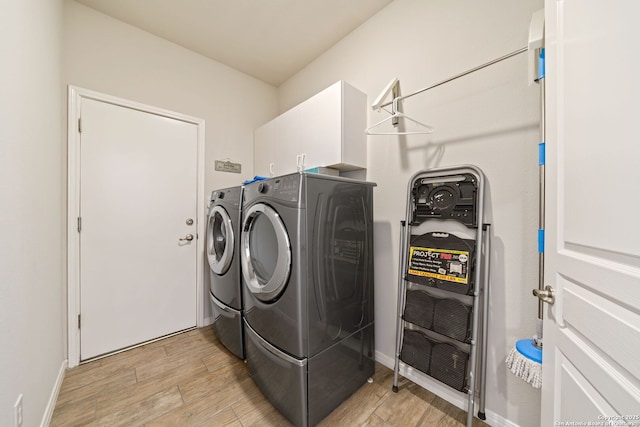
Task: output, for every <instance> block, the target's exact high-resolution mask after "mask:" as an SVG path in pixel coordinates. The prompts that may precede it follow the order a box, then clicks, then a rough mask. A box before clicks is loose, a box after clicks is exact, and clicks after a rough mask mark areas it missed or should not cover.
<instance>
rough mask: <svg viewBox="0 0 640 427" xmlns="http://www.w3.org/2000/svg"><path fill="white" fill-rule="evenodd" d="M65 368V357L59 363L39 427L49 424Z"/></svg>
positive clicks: (45, 426)
mask: <svg viewBox="0 0 640 427" xmlns="http://www.w3.org/2000/svg"><path fill="white" fill-rule="evenodd" d="M66 370H67V361H66V359H65V360H63V361H62V365H60V370H59V371H58V377H57V378H56V382H55V384H54V385H53V390H51V395H50V396H49V401H48V402H47V407H46V408H45V410H44V415H43V416H42V421H40V427H47V426H48V425H49V424H51V418H52V417H53V411H54V409H55V408H56V402H57V401H58V395H59V394H60V387H62V381H64V374H65V372H66Z"/></svg>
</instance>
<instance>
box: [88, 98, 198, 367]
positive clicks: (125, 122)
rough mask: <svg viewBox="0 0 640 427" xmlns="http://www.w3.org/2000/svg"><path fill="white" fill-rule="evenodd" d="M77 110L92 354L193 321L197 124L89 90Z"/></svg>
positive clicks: (181, 327)
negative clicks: (97, 97) (91, 95)
mask: <svg viewBox="0 0 640 427" xmlns="http://www.w3.org/2000/svg"><path fill="white" fill-rule="evenodd" d="M80 110H81V132H80V141H81V142H80V198H79V199H80V217H81V232H80V314H81V327H80V359H81V360H86V359H88V358H92V357H95V356H97V355H101V354H104V353H109V352H112V351H115V350H118V349H121V348H125V347H129V346H132V345H135V344H138V343H141V342H144V341H148V340H151V339H153V338H157V337H160V336H163V335H166V334H170V333H172V332H176V331H179V330H183V329H186V328H189V327H193V326H195V325H196V289H197V287H196V266H197V263H196V254H197V250H196V235H197V229H196V227H197V226H196V220H197V218H196V212H197V152H198V150H197V147H198V127H197V126H196V125H195V124H193V123H188V122H185V121H181V120H177V119H174V118H169V117H165V116H162V115H158V114H151V113H148V112H144V111H140V110H137V109H133V108H127V107H123V106H119V105H114V104H111V103H108V102H102V101H97V100H93V99H88V98H83V99H82V102H81V106H80ZM191 237H192V238H193V239H192V240H191Z"/></svg>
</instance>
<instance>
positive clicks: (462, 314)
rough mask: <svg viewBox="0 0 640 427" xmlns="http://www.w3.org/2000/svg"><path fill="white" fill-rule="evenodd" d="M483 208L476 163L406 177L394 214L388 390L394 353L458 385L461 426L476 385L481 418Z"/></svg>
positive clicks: (485, 285)
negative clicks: (396, 235) (399, 213)
mask: <svg viewBox="0 0 640 427" xmlns="http://www.w3.org/2000/svg"><path fill="white" fill-rule="evenodd" d="M483 210H484V174H483V173H482V171H481V170H480V169H479V168H477V167H475V166H471V165H463V166H456V167H445V168H437V169H429V170H424V171H420V172H418V173H416V174H415V175H413V177H412V178H411V179H410V180H409V185H408V188H407V208H406V216H405V219H404V221H401V225H402V229H401V236H400V251H399V252H400V261H399V266H398V318H397V327H396V351H395V366H394V372H393V391H394V392H397V391H398V375H399V369H400V361H402V362H403V363H404V364H405V365H408V366H411V367H413V368H415V369H418V370H419V371H421V372H423V373H425V374H427V375H429V376H431V377H433V378H435V379H437V380H439V381H441V382H442V383H444V384H446V385H448V386H449V387H451V388H453V389H455V390H457V391H458V392H460V393H466V394H467V395H468V404H467V426H468V427H471V426H472V423H473V412H474V398H475V396H476V393H478V395H479V403H478V418H480V419H482V420H484V419H486V416H485V413H484V410H485V408H484V406H485V385H486V347H487V346H486V343H487V323H488V322H487V320H488V301H489V298H488V295H489V265H490V261H489V259H490V257H489V254H490V238H489V236H490V232H489V230H490V225H489V224H485V223H484V215H483ZM481 304H482V305H481ZM481 311H482V318H481V317H480V312H481ZM480 332H481V334H479V333H480ZM479 339H481V342H479V341H478V340H479ZM478 356H479V357H480V362H478ZM478 365H480V375H479V378H477V376H476V370H477V368H478Z"/></svg>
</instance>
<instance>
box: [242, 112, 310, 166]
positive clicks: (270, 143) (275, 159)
mask: <svg viewBox="0 0 640 427" xmlns="http://www.w3.org/2000/svg"><path fill="white" fill-rule="evenodd" d="M301 116H302V111H301V109H300V108H299V107H295V108H293V109H291V110H289V111H287V112H286V113H284V114H282V115H280V116H278V117H276V118H275V119H273V120H272V121H270V122H268V123H266V124H264V125H262V126H260V127H259V128H257V129H256V130H255V132H254V138H255V139H254V172H255V174H256V175H261V176H279V175H285V174H288V173H291V172H295V171H296V170H297V163H296V156H297V155H298V154H299V153H300V152H301V150H300V145H301V137H302V132H301V130H302V125H301Z"/></svg>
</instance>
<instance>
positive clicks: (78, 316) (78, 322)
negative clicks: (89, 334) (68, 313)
mask: <svg viewBox="0 0 640 427" xmlns="http://www.w3.org/2000/svg"><path fill="white" fill-rule="evenodd" d="M78 329H80V315H79V314H78Z"/></svg>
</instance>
